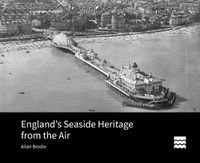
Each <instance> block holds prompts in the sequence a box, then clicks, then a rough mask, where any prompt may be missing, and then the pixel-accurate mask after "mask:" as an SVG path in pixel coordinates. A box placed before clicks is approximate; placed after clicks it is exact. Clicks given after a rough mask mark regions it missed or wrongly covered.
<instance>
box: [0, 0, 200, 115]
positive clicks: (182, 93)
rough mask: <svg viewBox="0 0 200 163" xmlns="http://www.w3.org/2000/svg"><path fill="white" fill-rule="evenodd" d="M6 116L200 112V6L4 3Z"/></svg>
mask: <svg viewBox="0 0 200 163" xmlns="http://www.w3.org/2000/svg"><path fill="white" fill-rule="evenodd" d="M0 18H1V19H0V112H200V82H199V81H200V65H199V63H200V0H0Z"/></svg>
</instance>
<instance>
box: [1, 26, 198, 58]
mask: <svg viewBox="0 0 200 163" xmlns="http://www.w3.org/2000/svg"><path fill="white" fill-rule="evenodd" d="M199 25H200V23H196V24H193V25H191V26H180V27H178V28H177V29H173V28H165V29H157V30H150V31H144V32H128V33H117V34H103V35H91V36H76V37H74V38H73V39H74V40H75V41H76V42H77V43H78V44H88V43H102V42H103V41H106V40H112V41H113V40H115V41H126V42H129V43H131V42H132V41H140V40H144V39H145V40H146V39H152V38H159V37H161V36H163V35H164V36H165V35H168V36H170V35H176V34H178V33H180V32H183V33H184V32H185V33H187V34H189V32H191V31H192V30H193V29H192V28H194V27H196V26H199ZM46 47H53V44H52V41H51V40H43V41H31V40H26V41H6V42H0V54H4V53H8V52H13V51H21V50H33V49H41V48H46Z"/></svg>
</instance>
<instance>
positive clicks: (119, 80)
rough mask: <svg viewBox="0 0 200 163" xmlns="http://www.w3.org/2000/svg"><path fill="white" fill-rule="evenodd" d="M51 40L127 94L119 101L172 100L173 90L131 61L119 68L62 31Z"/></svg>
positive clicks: (156, 104)
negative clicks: (123, 99)
mask: <svg viewBox="0 0 200 163" xmlns="http://www.w3.org/2000/svg"><path fill="white" fill-rule="evenodd" d="M52 41H53V44H54V46H55V47H57V48H62V49H66V50H68V51H70V52H71V53H73V54H74V55H75V57H76V58H78V59H79V60H81V61H82V62H84V63H85V64H87V65H89V66H90V67H92V68H94V69H96V70H97V71H99V72H100V73H102V74H104V75H105V76H106V80H105V82H106V85H107V86H108V87H110V88H112V89H113V90H114V91H116V92H119V93H120V95H122V96H123V97H126V98H125V99H127V98H128V101H125V102H123V103H122V104H123V105H125V106H134V107H140V108H148V109H158V108H160V106H171V105H173V104H174V102H175V99H176V94H175V93H174V92H169V89H168V88H165V87H164V86H162V80H160V79H158V78H157V77H154V76H152V74H151V73H150V74H146V73H145V72H144V71H141V70H140V69H139V68H138V66H137V64H136V63H135V62H134V63H132V64H129V65H128V66H122V68H121V69H119V68H117V67H115V66H114V65H112V64H111V63H109V62H108V61H106V60H105V59H101V58H99V57H98V54H97V53H95V52H94V51H93V50H86V49H84V48H83V47H81V46H79V45H78V44H77V43H76V42H75V41H74V40H73V39H72V38H68V37H67V36H66V35H65V34H64V33H60V34H58V35H56V36H54V38H53V40H52Z"/></svg>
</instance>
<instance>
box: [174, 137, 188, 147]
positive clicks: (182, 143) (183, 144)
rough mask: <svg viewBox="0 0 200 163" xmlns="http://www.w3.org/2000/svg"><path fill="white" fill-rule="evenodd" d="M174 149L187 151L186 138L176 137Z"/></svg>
mask: <svg viewBox="0 0 200 163" xmlns="http://www.w3.org/2000/svg"><path fill="white" fill-rule="evenodd" d="M174 149H186V136H174Z"/></svg>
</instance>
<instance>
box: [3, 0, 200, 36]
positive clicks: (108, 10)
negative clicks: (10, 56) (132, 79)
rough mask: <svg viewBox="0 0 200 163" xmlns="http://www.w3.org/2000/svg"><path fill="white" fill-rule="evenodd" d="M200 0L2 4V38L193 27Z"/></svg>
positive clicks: (5, 0) (31, 0)
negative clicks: (38, 31) (37, 31)
mask: <svg viewBox="0 0 200 163" xmlns="http://www.w3.org/2000/svg"><path fill="white" fill-rule="evenodd" d="M199 9H200V0H182V1H179V0H173V1H171V0H121V1H120V0H119V1H117V2H116V1H114V0H111V1H109V2H108V1H105V2H103V1H101V0H95V1H94V0H84V1H81V0H74V1H67V0H37V1H36V0H13V1H8V0H1V1H0V18H1V19H0V35H1V36H2V35H17V34H20V33H23V34H28V33H31V28H32V27H37V28H46V29H48V28H53V29H56V30H65V31H83V30H85V29H94V28H97V27H101V28H103V29H110V30H116V31H142V30H150V29H158V28H162V27H165V26H179V25H183V24H190V23H192V22H193V21H194V18H199V17H200V14H199Z"/></svg>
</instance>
